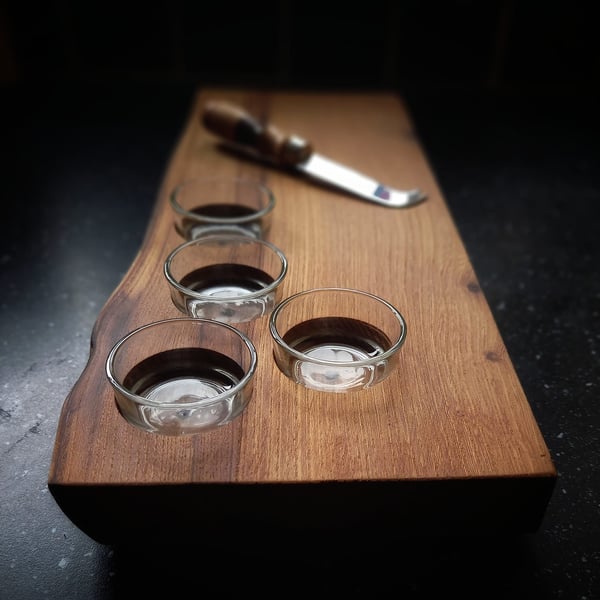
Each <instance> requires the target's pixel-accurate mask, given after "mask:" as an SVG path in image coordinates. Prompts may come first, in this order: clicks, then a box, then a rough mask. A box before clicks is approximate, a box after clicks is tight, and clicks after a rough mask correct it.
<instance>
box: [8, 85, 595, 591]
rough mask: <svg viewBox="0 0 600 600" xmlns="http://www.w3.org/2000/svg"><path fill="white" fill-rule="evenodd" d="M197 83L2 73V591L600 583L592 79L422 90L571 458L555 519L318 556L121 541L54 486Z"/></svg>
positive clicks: (442, 168) (504, 304) (492, 275)
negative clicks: (89, 521)
mask: <svg viewBox="0 0 600 600" xmlns="http://www.w3.org/2000/svg"><path fill="white" fill-rule="evenodd" d="M193 92H194V88H193V86H191V85H174V84H164V85H150V84H148V85H129V84H128V85H119V86H113V87H111V86H109V85H106V84H94V85H92V84H88V85H85V86H77V87H74V86H67V85H65V86H62V87H61V86H50V87H38V88H35V89H32V88H30V89H25V88H18V87H6V88H5V89H3V90H2V93H1V94H0V107H1V108H2V112H1V116H0V119H1V122H2V125H1V127H0V131H2V132H3V133H2V144H0V147H1V151H2V162H1V163H0V164H1V168H2V183H3V186H2V195H3V204H2V207H3V218H2V224H1V227H2V238H1V243H2V248H1V250H0V264H1V266H2V269H1V271H0V278H1V279H0V282H1V289H2V300H1V306H0V339H1V343H2V347H1V350H0V370H1V375H2V376H1V383H0V385H1V387H0V390H1V392H0V440H1V452H2V458H1V460H0V497H1V499H2V501H1V503H0V523H1V524H2V526H1V528H0V598H2V600H14V599H19V600H20V599H30V598H61V599H63V600H70V599H72V598H85V599H86V600H92V599H97V600H104V599H107V598H115V597H120V596H121V595H123V596H124V595H126V594H127V593H128V590H130V589H131V586H132V585H135V586H136V589H137V591H138V592H140V593H143V592H145V591H149V590H152V591H156V590H157V589H158V586H159V583H160V582H164V583H165V584H166V589H168V590H169V591H170V592H171V596H170V597H181V596H177V592H181V591H182V590H183V589H188V590H193V591H195V592H196V594H197V595H200V594H201V592H202V591H206V590H208V589H209V588H210V587H211V586H212V585H215V584H216V585H218V587H217V589H220V590H221V591H225V592H226V591H233V590H236V591H243V592H259V593H260V592H268V591H270V590H277V589H279V590H287V589H289V588H290V587H292V588H293V589H294V590H295V591H296V592H303V591H311V592H312V591H313V590H315V591H316V590H319V591H324V592H332V593H333V592H336V593H348V592H356V593H360V594H361V595H366V596H367V597H369V596H371V597H372V596H373V595H378V593H379V592H380V593H381V595H383V593H384V592H385V593H386V595H387V594H389V593H395V595H396V596H398V597H417V598H422V597H428V596H429V595H431V596H433V597H439V595H440V594H442V593H447V594H449V595H450V594H457V595H458V596H460V597H470V596H473V597H478V598H510V599H515V598H529V599H531V598H557V599H578V600H593V599H595V598H598V597H600V581H599V577H600V575H599V574H600V526H599V524H600V519H599V513H600V477H599V476H598V470H599V466H600V465H599V453H600V450H599V449H600V440H599V438H600V402H598V390H599V389H600V368H599V358H600V354H599V353H600V327H599V321H600V273H599V269H598V265H599V264H600V243H599V240H600V225H599V223H600V220H599V218H598V215H599V214H600V211H599V205H600V164H599V163H600V143H599V141H598V139H599V138H598V134H600V128H599V126H598V117H597V106H598V98H597V97H591V96H585V95H575V94H574V93H572V94H564V95H562V96H557V95H555V94H554V95H552V94H549V93H544V92H542V91H537V92H529V93H517V92H512V93H507V92H504V93H500V92H492V91H490V90H488V91H482V90H478V91H473V90H463V89H460V88H450V89H441V90H440V89H430V90H417V89H415V90H412V89H411V90H405V92H404V95H405V97H406V100H407V101H408V106H409V109H410V111H411V113H412V116H413V119H414V121H415V124H416V128H417V131H418V133H419V135H420V138H421V141H422V144H423V146H424V148H425V150H426V152H427V154H428V157H429V159H430V161H431V164H432V167H433V170H434V172H435V173H436V175H437V177H438V180H439V183H440V186H441V188H442V190H443V192H444V195H445V197H446V200H447V202H448V205H449V207H450V210H451V212H452V214H453V216H454V218H455V220H456V224H457V226H458V229H459V231H460V233H461V236H462V238H463V240H464V243H465V246H466V249H467V252H468V254H469V256H470V258H471V260H472V262H473V265H474V268H475V271H476V273H477V275H478V277H479V280H480V283H481V286H482V289H483V291H484V293H485V295H486V297H487V300H488V302H489V304H490V307H491V309H492V311H493V313H494V316H495V318H496V320H497V322H498V326H499V328H500V331H501V333H502V335H503V338H504V341H505V343H506V346H507V349H508V351H509V354H510V356H511V358H512V360H513V363H514V366H515V369H516V371H517V374H518V375H519V378H520V380H521V382H522V384H523V387H524V389H525V392H526V394H527V397H528V398H529V401H530V403H531V406H532V409H533V411H534V414H535V416H536V418H537V420H538V423H539V425H540V428H541V431H542V433H543V435H544V438H545V440H546V443H547V445H548V446H549V449H550V451H551V454H552V457H553V459H554V461H555V464H556V467H557V470H558V483H557V486H556V489H555V491H554V494H553V496H552V499H551V501H550V504H549V506H548V510H547V514H546V517H545V519H544V522H543V524H542V526H541V528H540V530H539V531H538V532H536V533H534V534H528V535H524V536H520V537H518V538H512V537H508V536H507V537H505V538H501V539H499V538H498V537H495V538H493V539H490V538H489V537H487V536H476V537H469V538H454V537H445V538H432V537H428V538H422V539H410V540H405V541H404V542H402V543H398V541H397V540H396V541H394V543H392V544H388V545H387V546H385V547H382V548H381V549H377V548H369V549H366V550H367V551H366V552H365V554H364V555H358V554H351V555H349V556H348V555H346V556H344V555H336V556H325V557H318V558H317V559H316V560H315V557H314V556H313V555H312V553H308V552H305V551H304V549H298V553H297V554H295V555H293V556H292V555H289V554H287V553H284V555H283V556H282V555H281V553H279V552H278V549H274V550H275V553H274V554H268V555H265V554H263V553H253V552H252V546H253V541H252V540H248V547H247V548H244V549H242V550H243V551H242V552H241V558H240V557H239V556H237V555H235V554H233V555H232V556H228V555H227V556H225V555H224V554H223V553H217V554H216V555H215V553H214V552H211V543H210V540H190V544H189V545H188V546H186V547H184V548H182V547H177V548H172V547H161V548H158V549H156V548H155V549H149V548H145V549H140V548H137V549H136V548H113V547H109V546H103V545H100V544H97V543H96V542H94V541H93V540H91V539H89V538H88V537H87V536H86V535H85V534H83V533H82V532H81V531H79V530H78V529H77V528H76V527H74V526H73V525H72V524H71V523H70V522H69V521H68V519H67V518H66V517H65V516H64V515H63V514H62V512H61V510H60V509H59V508H58V507H57V505H56V503H55V502H54V500H53V498H52V496H51V495H50V493H49V492H48V488H47V476H48V469H49V465H50V458H51V453H52V448H53V444H54V437H55V433H56V425H57V421H58V416H59V411H60V408H61V406H62V402H63V400H64V398H65V397H66V395H67V394H68V392H69V390H70V389H71V387H72V385H73V384H74V383H75V381H76V380H77V378H78V377H79V375H80V373H81V371H82V370H83V368H84V366H85V362H86V360H87V357H88V351H89V340H90V334H91V329H92V326H93V324H94V321H95V319H96V317H97V315H98V312H99V311H100V309H101V307H102V305H103V304H104V302H105V301H106V299H107V298H108V296H109V294H110V293H111V292H112V290H113V289H114V288H115V287H116V286H117V284H118V283H119V281H120V280H121V278H122V277H123V275H124V274H125V272H126V271H127V269H128V267H129V265H130V264H131V262H132V260H133V258H134V256H135V253H136V252H137V250H138V248H139V246H140V244H141V241H142V237H143V235H144V232H145V229H146V226H147V222H148V218H149V215H150V212H151V209H152V207H153V205H154V202H155V199H156V192H157V189H158V186H159V184H160V182H161V179H162V176H163V173H164V170H165V167H166V163H167V160H168V159H169V155H170V152H171V150H172V149H173V147H174V145H175V143H176V141H177V136H178V134H179V132H180V131H181V128H182V127H183V124H184V119H185V117H186V115H187V111H188V109H189V107H190V104H191V101H192V94H193ZM5 132H8V135H6V133H5ZM192 509H193V507H192ZM203 550H204V553H203ZM206 550H208V551H207V552H206ZM173 559H177V560H176V561H174V562H173ZM280 576H281V577H282V581H281V582H280V583H277V582H278V580H279V577H280Z"/></svg>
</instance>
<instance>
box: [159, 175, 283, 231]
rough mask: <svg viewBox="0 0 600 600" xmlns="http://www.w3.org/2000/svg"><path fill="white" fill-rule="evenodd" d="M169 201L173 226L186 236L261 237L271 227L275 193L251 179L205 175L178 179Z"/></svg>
mask: <svg viewBox="0 0 600 600" xmlns="http://www.w3.org/2000/svg"><path fill="white" fill-rule="evenodd" d="M169 202H170V205H171V208H172V210H173V214H174V217H175V228H176V229H177V232H178V233H179V235H181V236H182V237H183V238H185V239H186V240H192V239H197V238H199V237H203V236H206V235H213V234H219V233H233V234H238V235H245V236H248V237H251V238H256V239H262V238H264V237H265V236H266V234H267V232H268V231H269V229H270V227H271V213H272V211H273V208H274V207H275V196H274V195H273V192H272V191H271V190H270V189H269V188H268V187H266V186H265V185H264V184H262V183H260V182H258V181H254V180H251V179H243V178H236V177H211V178H209V177H206V178H194V179H189V180H187V181H184V182H182V183H180V184H179V185H178V186H177V187H175V189H174V190H173V191H172V192H171V194H170V196H169Z"/></svg>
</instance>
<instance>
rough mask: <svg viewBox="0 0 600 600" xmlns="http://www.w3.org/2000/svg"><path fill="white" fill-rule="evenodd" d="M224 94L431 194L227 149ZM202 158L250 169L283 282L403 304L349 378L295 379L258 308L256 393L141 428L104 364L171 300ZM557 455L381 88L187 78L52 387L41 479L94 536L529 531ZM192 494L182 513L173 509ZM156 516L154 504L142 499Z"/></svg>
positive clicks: (361, 166)
mask: <svg viewBox="0 0 600 600" xmlns="http://www.w3.org/2000/svg"><path fill="white" fill-rule="evenodd" d="M211 100H219V101H221V100H225V101H229V102H233V103H235V104H238V105H240V106H242V107H244V108H245V109H246V110H247V111H248V112H250V113H252V114H254V115H257V116H258V117H259V118H261V119H263V120H268V121H270V122H272V123H275V124H277V126H279V127H281V128H282V129H284V130H286V131H288V132H294V133H297V134H298V135H301V136H302V137H304V138H306V139H308V140H310V141H311V142H312V143H313V145H314V147H315V148H316V149H318V151H319V152H320V153H322V154H324V155H326V156H328V157H330V158H333V159H335V160H336V161H339V162H341V163H343V164H345V165H347V166H350V167H353V168H355V169H357V170H359V171H361V172H363V173H366V174H369V175H370V176H372V177H374V178H375V179H377V180H379V181H382V182H384V183H385V184H387V185H390V186H393V187H395V188H400V189H410V188H420V189H421V190H423V191H424V192H426V193H427V200H426V201H424V202H422V203H420V204H418V205H416V206H413V207H410V208H406V209H393V208H387V207H382V206H377V205H375V204H372V203H369V202H367V201H364V200H360V199H356V198H353V197H351V196H349V195H347V194H345V193H343V192H339V191H335V190H333V189H331V188H325V187H321V186H318V185H316V184H314V183H312V182H309V181H307V180H305V179H302V178H300V177H297V176H295V175H294V174H292V173H290V172H287V171H284V170H277V169H275V168H272V167H270V166H267V165H265V164H261V163H259V162H256V161H252V160H248V159H245V158H243V157H241V156H235V155H232V154H230V153H224V152H223V151H222V150H221V149H220V146H219V144H218V140H217V139H216V138H215V136H213V135H212V134H211V133H209V132H208V131H207V130H206V129H205V128H204V127H203V126H202V123H201V120H200V114H201V111H202V107H203V106H204V105H205V104H206V103H207V102H208V101H211ZM206 175H210V176H212V175H223V176H241V177H249V178H255V179H258V180H260V181H262V182H263V183H265V184H266V185H267V186H268V187H269V188H270V189H271V190H272V191H273V193H274V194H275V197H276V206H275V209H274V211H273V217H272V225H271V229H270V231H269V233H268V236H267V239H268V240H269V241H271V242H272V243H273V244H275V245H276V246H278V247H279V248H281V249H282V250H283V251H284V253H285V254H286V256H287V258H288V261H289V272H288V276H287V278H286V280H285V281H284V283H283V286H282V296H283V297H286V296H288V295H290V294H292V293H294V292H297V291H300V290H303V289H309V288H313V287H325V286H335V287H352V288H358V289H362V290H365V291H368V292H372V293H374V294H377V295H379V296H381V297H383V298H385V299H386V300H388V301H390V302H391V303H392V304H394V305H395V306H396V307H398V308H399V309H400V311H401V312H402V314H403V315H404V317H405V319H406V322H407V329H408V334H407V339H406V343H405V345H404V347H403V348H402V350H401V353H400V361H399V368H398V370H397V371H396V372H395V373H393V374H392V375H391V376H390V377H389V378H388V379H387V380H385V381H384V382H382V383H381V384H379V385H377V386H375V387H374V388H371V389H369V390H364V391H360V392H355V393H351V394H333V393H323V392H316V391H311V390H308V389H305V388H303V387H300V386H298V385H296V384H294V383H293V382H292V381H290V380H289V379H287V378H286V377H285V376H284V375H283V374H282V373H281V372H280V371H279V370H278V369H277V367H276V365H275V363H274V361H273V358H272V347H271V344H272V342H271V338H270V335H269V331H268V322H267V319H266V318H262V319H260V320H258V321H255V322H252V323H249V324H244V325H241V326H239V328H240V329H242V330H243V331H244V332H245V333H247V334H248V335H249V336H250V338H251V339H252V341H253V342H254V344H255V345H256V348H257V351H258V356H259V366H258V369H257V373H256V378H255V385H254V395H253V398H252V400H251V402H250V404H249V405H248V407H247V408H246V410H245V412H244V413H243V414H242V416H241V417H239V418H238V419H237V420H236V421H234V422H233V423H231V424H229V425H226V426H224V427H221V428H219V429H216V430H213V431H210V432H205V433H202V434H198V435H194V436H181V437H171V436H162V435H156V434H150V433H146V432H144V431H141V430H138V429H136V428H135V427H133V426H132V425H130V424H128V423H127V422H126V421H125V420H124V419H123V417H122V416H121V415H120V414H119V412H118V409H117V407H116V404H115V400H114V396H113V391H112V388H111V387H110V385H109V383H108V380H107V379H106V376H105V372H104V364H105V360H106V357H107V354H108V352H109V350H110V348H111V347H112V345H113V344H114V343H115V342H116V341H117V340H118V339H119V338H120V337H122V336H123V335H124V334H126V333H127V332H129V331H131V330H132V329H134V328H136V327H138V326H140V325H143V324H145V323H149V322H152V321H157V320H161V319H165V318H171V317H178V316H182V315H181V314H180V313H178V311H177V309H176V308H175V307H174V306H173V304H172V303H171V299H170V296H169V289H168V285H167V283H166V280H165V278H164V276H163V274H162V265H163V262H164V260H165V258H166V257H167V255H168V254H169V252H170V251H171V250H173V249H174V248H175V247H176V246H177V245H179V244H180V243H182V242H183V240H182V239H181V238H180V236H179V234H178V233H177V231H176V230H175V228H174V220H173V214H172V212H171V208H170V206H169V203H168V195H169V193H170V191H171V190H172V189H173V188H174V187H175V186H176V185H177V184H178V183H180V182H181V181H183V180H185V179H188V178H191V177H195V176H206ZM555 479H556V471H555V468H554V466H553V463H552V460H551V457H550V456H549V452H548V449H547V447H546V444H545V442H544V440H543V437H542V435H541V433H540V431H539V428H538V426H537V424H536V421H535V418H534V416H533V414H532V411H531V408H530V406H529V404H528V401H527V398H526V397H525V394H524V392H523V389H522V387H521V385H520V382H519V380H518V377H517V375H516V373H515V371H514V368H513V366H512V363H511V361H510V358H509V356H508V354H507V352H506V348H505V346H504V343H503V341H502V339H501V336H500V334H499V331H498V328H497V326H496V324H495V322H494V319H493V316H492V314H491V311H490V309H489V306H488V304H487V302H486V299H485V297H484V295H483V294H482V292H481V289H480V287H479V285H478V282H477V277H476V275H475V273H474V271H473V268H472V266H471V263H470V261H469V259H468V256H467V254H466V251H465V248H464V246H463V244H462V241H461V239H460V236H459V234H458V232H457V230H456V227H455V225H454V222H453V220H452V217H451V215H450V213H449V211H448V207H447V205H446V203H445V200H444V198H443V195H442V193H441V191H440V189H439V188H438V185H437V182H436V180H435V177H434V175H433V173H432V171H431V168H430V166H429V164H428V162H427V160H426V157H425V155H424V152H423V150H422V148H421V146H420V144H419V141H418V139H417V137H416V135H415V131H414V129H413V124H412V122H411V120H410V117H409V115H408V112H407V110H406V108H405V106H404V104H403V102H402V99H401V98H399V97H398V96H396V95H394V94H389V93H326V92H318V93H308V92H265V91H257V90H231V89H217V88H210V89H201V90H200V91H199V92H198V94H197V96H196V97H195V98H194V101H193V105H192V107H191V109H190V113H189V115H188V117H187V121H186V122H185V123H184V127H183V131H182V134H181V137H180V139H179V140H178V143H177V145H176V147H175V149H174V152H173V155H172V157H171V160H170V162H169V164H168V165H167V169H166V173H165V175H164V178H163V182H162V185H161V188H160V190H159V191H158V194H157V200H156V205H155V208H154V212H153V215H152V217H151V220H150V223H149V226H148V229H147V233H146V236H145V238H144V241H143V244H142V246H141V248H140V251H139V253H138V255H137V256H136V258H135V260H134V262H133V263H132V265H131V267H130V268H129V270H128V272H127V273H126V275H125V276H124V278H123V280H122V282H121V283H120V284H119V286H118V287H117V288H116V289H115V290H114V292H113V294H112V295H111V296H110V298H109V299H108V301H107V302H106V304H105V306H104V307H103V308H102V310H101V312H100V314H99V316H98V319H97V321H96V323H95V326H94V329H93V332H92V339H91V350H90V357H89V361H88V364H87V365H86V367H85V369H84V371H83V372H82V374H81V376H80V378H79V380H78V381H77V382H76V384H75V386H74V387H73V389H72V391H71V392H70V394H69V395H68V397H67V398H66V400H65V402H64V405H63V409H62V413H61V415H60V419H59V425H58V429H57V433H56V441H55V447H54V453H53V457H52V463H51V467H50V472H49V480H48V483H49V488H50V490H51V492H52V494H53V496H54V498H55V499H56V501H57V502H58V504H59V506H60V507H61V508H62V510H63V511H64V512H65V514H66V515H67V516H68V517H69V518H70V519H71V520H72V521H73V522H74V523H75V524H76V525H77V526H78V527H80V528H81V529H82V530H83V531H85V532H86V533H87V534H88V535H90V536H91V537H93V538H94V539H96V540H98V541H101V542H107V543H113V542H117V541H122V540H136V539H139V538H140V537H143V536H145V535H148V534H149V535H152V536H153V537H156V536H163V535H165V536H172V535H175V536H177V535H182V536H188V535H190V534H191V533H192V532H193V531H194V530H195V529H198V530H199V531H202V532H204V534H205V533H206V531H210V530H214V531H215V532H220V533H222V532H223V531H224V530H227V531H228V532H229V534H230V535H234V534H256V535H260V536H264V535H269V536H275V537H277V538H279V537H282V536H283V537H286V538H287V539H289V537H290V535H293V534H298V535H300V534H301V533H302V534H304V533H306V532H307V531H309V532H313V531H317V530H326V531H336V532H338V533H340V535H342V534H348V533H349V532H352V535H353V534H358V533H359V532H360V533H364V534H365V535H370V534H374V533H376V532H381V531H382V530H383V531H395V532H425V531H436V532H440V531H441V532H469V531H486V530H487V531H499V530H500V531H505V530H515V531H533V530H535V529H536V528H537V527H538V526H539V523H540V520H541V519H542V517H543V514H544V511H545V508H546V505H547V502H548V500H549V497H550V495H551V493H552V489H553V486H554V484H555ZM184 512H187V514H188V515H191V514H195V515H197V518H189V519H183V521H184V524H182V525H176V524H177V523H179V521H180V519H179V516H180V515H181V514H182V513H184ZM158 515H160V517H158V518H157V516H158Z"/></svg>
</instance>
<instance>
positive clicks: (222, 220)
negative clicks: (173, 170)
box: [169, 177, 275, 225]
mask: <svg viewBox="0 0 600 600" xmlns="http://www.w3.org/2000/svg"><path fill="white" fill-rule="evenodd" d="M192 183H207V184H208V183H241V184H243V185H251V186H254V187H256V188H259V189H260V190H261V191H262V192H263V193H264V194H265V195H266V196H267V203H266V205H265V206H264V207H263V208H261V209H260V210H256V211H254V212H253V213H251V214H249V215H244V216H240V217H215V216H212V215H203V214H199V213H196V212H192V211H189V210H186V209H185V208H183V206H181V204H179V202H177V194H178V192H179V191H180V190H182V189H183V188H184V187H185V186H187V185H190V184H192ZM169 203H170V204H171V208H172V209H173V210H174V211H175V212H176V213H178V214H180V215H182V216H184V217H187V218H189V219H192V220H194V221H202V222H205V223H214V224H219V225H232V224H237V225H239V224H241V223H251V222H252V221H256V219H259V218H261V217H264V216H265V215H266V214H268V213H269V212H271V211H272V210H273V208H274V207H275V194H274V193H273V191H272V190H271V189H270V188H269V187H267V186H266V185H265V184H264V183H262V182H261V181H255V180H253V179H246V178H244V177H190V178H189V179H186V180H184V181H181V182H180V183H178V184H177V185H176V186H175V187H174V188H173V190H172V191H171V193H170V194H169Z"/></svg>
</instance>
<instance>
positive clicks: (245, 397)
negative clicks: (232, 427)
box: [106, 318, 257, 435]
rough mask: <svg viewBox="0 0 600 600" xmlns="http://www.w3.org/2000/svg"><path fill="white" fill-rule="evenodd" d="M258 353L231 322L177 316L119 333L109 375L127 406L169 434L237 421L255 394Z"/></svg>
mask: <svg viewBox="0 0 600 600" xmlns="http://www.w3.org/2000/svg"><path fill="white" fill-rule="evenodd" d="M256 364H257V355H256V349H255V347H254V346H253V344H252V342H251V341H250V340H249V339H248V338H247V337H246V336H245V335H244V334H242V333H241V332H239V331H238V330H237V329H235V328H233V327H232V326H231V325H227V324H225V323H219V322H217V321H208V320H204V319H192V318H177V319H166V320H163V321H157V322H154V323H149V324H147V325H144V326H142V327H139V328H138V329H135V330H134V331H132V332H131V333H129V334H127V335H126V336H125V337H123V338H122V339H121V340H119V341H118V342H117V343H116V344H115V345H114V346H113V348H112V350H111V351H110V353H109V355H108V358H107V360H106V375H107V377H108V380H109V381H110V384H111V385H112V387H113V389H114V392H115V399H116V401H117V405H118V408H119V411H120V413H121V414H122V415H123V417H124V418H125V419H126V420H127V421H128V422H129V423H131V424H132V425H135V426H136V427H139V428H141V429H143V430H145V431H149V432H153V433H160V434H165V435H183V434H194V433H199V432H202V431H206V430H209V429H214V428H216V427H219V426H221V425H225V424H226V423H230V422H231V421H233V420H234V419H235V418H236V417H237V416H238V415H240V414H241V413H242V411H243V410H244V408H245V407H246V405H247V404H248V402H249V401H250V398H251V395H252V387H253V377H254V373H255V370H256Z"/></svg>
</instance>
